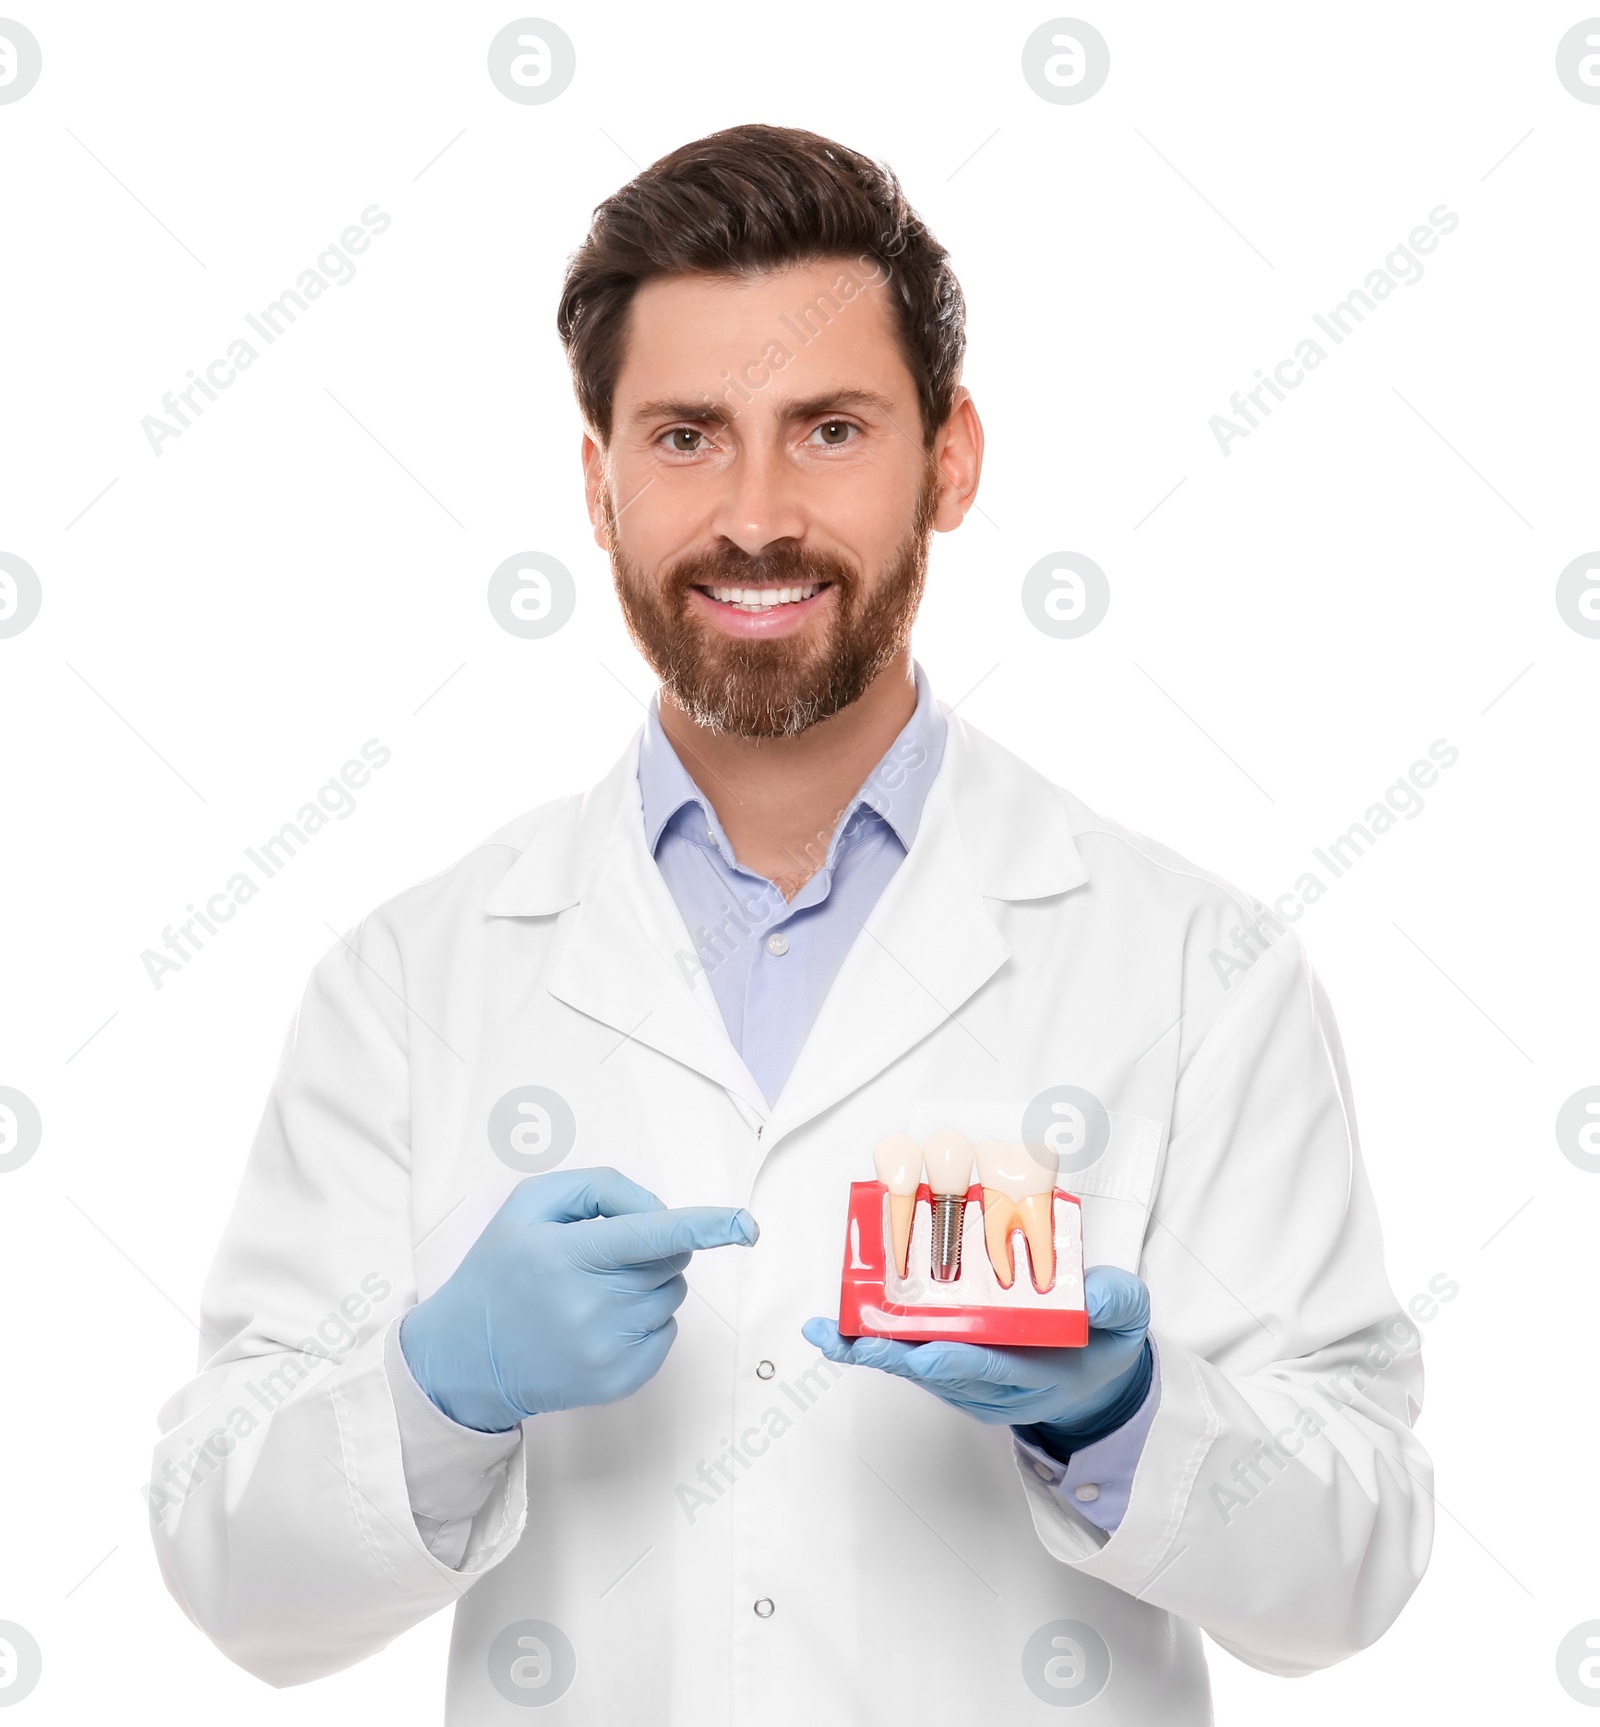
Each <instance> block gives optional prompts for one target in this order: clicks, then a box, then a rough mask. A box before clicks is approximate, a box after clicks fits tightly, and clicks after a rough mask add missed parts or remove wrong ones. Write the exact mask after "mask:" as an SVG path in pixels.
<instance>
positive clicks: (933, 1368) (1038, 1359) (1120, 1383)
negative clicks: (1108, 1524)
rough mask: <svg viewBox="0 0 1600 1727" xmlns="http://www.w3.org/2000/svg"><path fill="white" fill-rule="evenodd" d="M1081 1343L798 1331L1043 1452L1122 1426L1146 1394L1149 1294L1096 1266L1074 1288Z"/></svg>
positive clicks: (837, 1356) (828, 1324)
mask: <svg viewBox="0 0 1600 1727" xmlns="http://www.w3.org/2000/svg"><path fill="white" fill-rule="evenodd" d="M1083 1288H1084V1299H1085V1303H1086V1305H1087V1307H1088V1310H1089V1341H1088V1343H1087V1344H1085V1345H1084V1347H1083V1348H1081V1349H989V1348H985V1347H983V1346H982V1345H979V1344H973V1343H898V1342H896V1341H895V1340H894V1339H892V1338H888V1337H858V1338H856V1339H855V1340H854V1341H853V1342H846V1340H845V1339H844V1338H842V1337H841V1336H840V1335H839V1327H838V1326H837V1325H836V1324H835V1323H834V1321H833V1320H831V1319H808V1320H807V1321H806V1322H805V1324H804V1325H803V1326H802V1327H801V1331H802V1332H803V1334H804V1336H805V1338H806V1340H807V1341H808V1342H810V1343H814V1344H815V1345H816V1346H817V1348H818V1349H820V1350H821V1351H822V1353H823V1354H824V1355H825V1356H827V1358H828V1359H829V1360H830V1361H841V1362H845V1363H847V1364H849V1365H851V1366H856V1367H876V1368H879V1369H880V1370H881V1371H882V1372H884V1373H894V1374H898V1375H899V1376H900V1377H901V1378H902V1379H911V1380H915V1381H916V1383H917V1384H918V1385H921V1386H924V1387H925V1388H926V1389H927V1390H929V1391H931V1392H932V1393H933V1394H934V1396H935V1397H940V1398H943V1399H944V1401H945V1402H946V1403H948V1404H950V1405H951V1406H952V1407H953V1408H956V1409H962V1410H965V1411H966V1413H967V1414H968V1415H973V1416H976V1417H977V1419H978V1420H979V1421H988V1422H993V1423H995V1424H999V1423H1002V1422H1004V1423H1007V1424H1009V1425H1010V1426H1013V1427H1022V1426H1026V1427H1028V1428H1029V1429H1030V1431H1029V1433H1028V1435H1027V1437H1028V1438H1030V1439H1037V1440H1038V1441H1039V1442H1040V1443H1041V1444H1043V1445H1044V1446H1045V1447H1046V1449H1047V1450H1055V1449H1058V1448H1063V1447H1065V1448H1067V1449H1079V1448H1081V1447H1082V1446H1084V1445H1088V1444H1092V1443H1093V1442H1094V1440H1095V1439H1097V1438H1103V1437H1104V1436H1105V1434H1106V1433H1110V1432H1113V1431H1114V1430H1115V1429H1116V1428H1117V1427H1120V1426H1121V1425H1122V1422H1123V1421H1126V1420H1127V1419H1128V1417H1129V1416H1131V1415H1132V1414H1133V1413H1134V1411H1135V1410H1136V1409H1137V1408H1138V1407H1139V1404H1140V1403H1142V1402H1143V1400H1144V1393H1145V1391H1146V1390H1148V1389H1149V1385H1150V1374H1151V1359H1150V1352H1149V1348H1148V1346H1147V1343H1146V1336H1145V1334H1146V1332H1147V1330H1148V1329H1149V1325H1150V1292H1149V1291H1148V1290H1147V1289H1146V1288H1145V1286H1144V1284H1143V1283H1142V1282H1141V1281H1140V1279H1138V1278H1137V1277H1135V1276H1134V1275H1133V1273H1132V1272H1129V1271H1119V1270H1117V1269H1116V1268H1115V1267H1114V1266H1109V1265H1097V1266H1095V1267H1093V1268H1092V1269H1091V1270H1090V1271H1089V1273H1088V1274H1087V1275H1086V1276H1085V1278H1084V1280H1083Z"/></svg>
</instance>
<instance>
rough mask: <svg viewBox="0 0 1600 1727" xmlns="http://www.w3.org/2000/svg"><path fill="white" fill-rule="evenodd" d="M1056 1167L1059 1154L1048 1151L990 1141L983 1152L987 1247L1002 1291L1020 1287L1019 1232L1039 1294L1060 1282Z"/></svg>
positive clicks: (980, 1174)
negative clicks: (1057, 1277)
mask: <svg viewBox="0 0 1600 1727" xmlns="http://www.w3.org/2000/svg"><path fill="white" fill-rule="evenodd" d="M1056 1166H1057V1159H1056V1154H1055V1152H1054V1151H1052V1150H1051V1149H1050V1148H1049V1147H1048V1146H1044V1145H1024V1144H1022V1143H1021V1142H1020V1141H1017V1142H1014V1143H1012V1144H1006V1143H1004V1142H1003V1141H1000V1140H995V1139H986V1140H984V1141H983V1143H982V1144H981V1145H980V1146H979V1147H978V1180H979V1181H980V1182H982V1183H983V1236H984V1243H985V1245H986V1246H987V1247H988V1249H989V1263H990V1264H991V1265H992V1266H993V1267H994V1274H995V1276H996V1278H997V1279H998V1280H999V1283H1000V1287H1001V1288H1002V1289H1009V1288H1010V1287H1011V1285H1012V1284H1013V1283H1014V1282H1015V1281H1016V1276H1017V1270H1016V1262H1015V1260H1014V1259H1013V1257H1012V1239H1013V1237H1014V1235H1015V1234H1016V1232H1017V1231H1018V1230H1020V1231H1021V1232H1022V1235H1023V1237H1024V1238H1025V1239H1026V1241H1027V1243H1028V1260H1029V1263H1030V1264H1031V1266H1032V1269H1033V1283H1034V1288H1036V1289H1041V1290H1044V1289H1048V1288H1049V1287H1050V1285H1051V1284H1052V1283H1053V1282H1054V1281H1055V1275H1056V1239H1055V1199H1054V1194H1055V1185H1056Z"/></svg>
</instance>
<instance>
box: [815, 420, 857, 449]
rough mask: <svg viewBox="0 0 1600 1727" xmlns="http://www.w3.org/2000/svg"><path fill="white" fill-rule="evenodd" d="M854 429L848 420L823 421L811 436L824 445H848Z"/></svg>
mask: <svg viewBox="0 0 1600 1727" xmlns="http://www.w3.org/2000/svg"><path fill="white" fill-rule="evenodd" d="M855 429H856V428H855V427H854V426H852V425H851V424H850V422H849V421H848V420H824V421H823V422H822V424H821V425H820V426H818V427H817V429H816V430H815V431H814V432H813V433H812V434H811V435H812V437H814V438H817V439H820V441H821V442H822V443H824V444H831V445H834V446H837V445H839V444H847V443H849V441H850V438H851V436H852V434H853V433H854V432H855Z"/></svg>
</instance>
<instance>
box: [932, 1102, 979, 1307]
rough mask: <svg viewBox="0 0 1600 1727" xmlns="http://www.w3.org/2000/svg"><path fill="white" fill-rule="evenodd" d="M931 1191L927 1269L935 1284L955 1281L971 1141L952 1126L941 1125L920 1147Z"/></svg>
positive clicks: (959, 1266)
mask: <svg viewBox="0 0 1600 1727" xmlns="http://www.w3.org/2000/svg"><path fill="white" fill-rule="evenodd" d="M922 1160H923V1163H924V1164H925V1165H926V1166H927V1170H928V1187H929V1190H930V1191H931V1192H932V1194H933V1244H932V1247H931V1249H930V1253H929V1258H930V1260H931V1265H930V1267H929V1269H930V1270H931V1271H932V1273H933V1281H934V1282H935V1283H954V1282H955V1280H956V1279H957V1278H958V1277H959V1276H960V1275H961V1224H962V1219H963V1217H964V1215H965V1213H966V1209H967V1188H968V1187H969V1186H970V1185H971V1182H972V1141H971V1140H970V1139H968V1138H967V1136H966V1135H965V1134H963V1133H957V1132H956V1131H955V1129H954V1128H948V1127H946V1128H941V1129H940V1130H939V1131H938V1132H937V1133H935V1134H932V1135H931V1136H930V1137H929V1138H928V1140H927V1142H926V1143H925V1144H924V1145H923V1147H922Z"/></svg>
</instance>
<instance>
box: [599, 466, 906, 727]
mask: <svg viewBox="0 0 1600 1727" xmlns="http://www.w3.org/2000/svg"><path fill="white" fill-rule="evenodd" d="M938 500H939V485H938V474H937V471H936V470H935V469H933V468H932V467H931V466H930V469H929V471H928V473H927V475H926V476H925V478H924V481H923V486H922V492H921V495H920V497H919V498H918V500H917V509H916V514H915V516H914V518H913V520H912V523H911V527H910V530H909V532H908V533H907V534H906V536H905V538H904V539H903V540H902V541H901V542H900V545H899V546H898V547H897V548H896V550H895V552H894V553H893V555H892V556H891V557H890V559H889V561H888V563H887V565H886V566H885V568H884V570H883V572H882V574H881V575H880V576H879V578H878V579H877V581H876V582H874V583H872V584H870V585H869V584H868V583H867V582H866V580H865V579H864V578H863V576H862V574H861V572H860V570H858V569H857V568H856V566H855V565H854V564H852V563H850V562H848V561H847V560H846V559H844V558H842V557H838V556H835V555H834V554H832V553H828V552H819V551H810V550H807V549H805V548H804V547H802V546H801V545H800V544H799V542H798V541H795V540H779V541H777V542H775V543H774V544H773V545H772V546H770V547H769V548H767V549H766V550H765V551H763V552H761V553H759V554H758V555H757V556H755V557H751V556H750V555H749V554H747V553H745V552H742V551H741V550H740V549H739V548H738V547H737V546H734V545H730V544H728V543H727V542H723V543H722V544H721V545H719V546H718V547H717V548H716V549H715V550H713V551H710V552H705V553H701V554H698V555H695V556H692V557H687V558H680V559H679V560H678V561H677V562H676V563H673V564H669V565H668V566H667V567H666V568H665V569H664V570H662V571H661V572H660V573H659V574H657V575H651V574H650V573H649V572H647V571H645V570H643V569H641V568H640V567H639V566H638V565H637V564H636V563H634V562H633V560H632V559H631V558H629V557H628V555H627V554H626V553H625V552H624V551H623V550H622V548H621V546H620V544H619V543H618V539H617V531H616V518H615V516H614V514H613V513H612V505H611V497H610V493H609V490H608V491H607V493H606V494H605V522H606V526H607V528H608V529H609V530H610V540H611V574H612V580H613V582H614V583H615V585H616V590H617V598H618V600H619V601H620V602H621V605H622V615H623V619H624V621H625V622H626V624H627V626H628V633H629V634H630V635H631V636H632V637H633V640H634V644H635V646H636V647H637V648H638V649H639V652H640V653H641V654H643V655H644V657H645V660H646V661H647V662H648V664H649V665H650V667H651V669H652V670H653V671H654V672H655V674H656V676H657V677H658V678H660V680H661V687H662V689H663V690H664V691H666V692H667V693H668V694H669V695H671V696H672V698H673V699H674V700H675V701H676V702H677V703H678V704H679V706H681V707H682V708H683V709H684V711H685V712H686V713H688V715H689V716H690V718H691V719H693V721H694V722H695V724H696V725H697V726H702V727H704V728H705V729H706V730H707V731H711V732H731V733H733V734H734V735H735V736H737V737H742V738H782V737H793V736H794V735H795V734H796V733H798V732H803V731H806V730H807V729H809V728H810V727H811V726H814V725H816V724H817V723H818V722H819V721H820V720H825V719H829V718H831V717H832V716H833V715H834V714H836V713H838V712H839V711H840V709H842V708H847V707H849V706H850V704H851V703H852V702H855V701H858V700H859V699H860V698H861V697H862V696H863V695H864V694H865V693H866V690H867V688H868V686H869V685H870V684H871V683H872V681H873V679H874V678H876V677H877V675H878V674H879V672H881V671H882V670H883V669H884V667H885V666H886V665H888V664H889V662H890V661H891V660H892V659H893V658H894V657H895V655H896V654H898V653H899V652H900V650H901V649H902V648H903V647H905V645H906V644H907V642H908V641H909V640H910V637H911V625H912V621H913V619H914V618H915V617H916V614H917V607H918V606H919V605H920V604H921V601H922V591H923V586H924V583H925V581H926V579H927V573H928V544H929V541H930V540H931V539H932V537H933V518H934V512H935V510H936V509H937V507H938ZM811 582H823V583H826V584H827V585H828V586H829V587H830V588H832V589H833V594H834V603H833V605H832V607H831V610H830V612H829V613H828V614H827V615H826V616H825V617H824V618H823V619H821V620H818V622H817V623H816V624H815V625H807V626H805V627H804V628H802V629H799V630H796V631H794V632H793V633H792V634H790V635H787V636H775V637H773V638H772V639H771V640H770V641H749V640H741V639H739V638H737V637H732V636H725V635H723V634H722V633H721V632H720V631H719V630H717V628H716V627H715V626H714V625H713V624H710V623H701V622H699V621H697V620H696V618H695V617H694V615H693V613H692V612H691V610H690V599H689V592H690V590H691V589H692V588H704V587H759V586H764V585H766V584H767V583H776V584H778V585H780V586H783V587H803V586H805V585H807V584H809V583H811Z"/></svg>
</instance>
